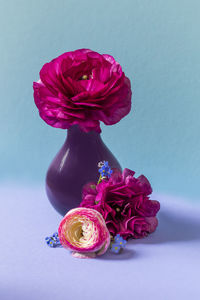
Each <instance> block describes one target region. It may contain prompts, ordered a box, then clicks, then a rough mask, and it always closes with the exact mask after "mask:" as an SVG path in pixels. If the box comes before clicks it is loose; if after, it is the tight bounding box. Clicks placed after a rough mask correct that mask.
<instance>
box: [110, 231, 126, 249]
mask: <svg viewBox="0 0 200 300" xmlns="http://www.w3.org/2000/svg"><path fill="white" fill-rule="evenodd" d="M126 243H127V241H126V240H124V239H123V237H121V236H120V235H119V234H117V235H116V236H115V237H114V241H113V242H112V244H111V251H112V252H114V253H119V252H120V250H121V249H123V248H124V247H125V245H126Z"/></svg>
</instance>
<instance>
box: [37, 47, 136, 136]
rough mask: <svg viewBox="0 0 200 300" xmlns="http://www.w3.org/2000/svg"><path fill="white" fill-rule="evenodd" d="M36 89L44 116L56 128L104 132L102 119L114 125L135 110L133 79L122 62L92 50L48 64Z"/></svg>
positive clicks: (75, 53) (73, 54)
mask: <svg viewBox="0 0 200 300" xmlns="http://www.w3.org/2000/svg"><path fill="white" fill-rule="evenodd" d="M33 89H34V99H35V104H36V105H37V107H38V110H39V113H40V116H41V118H42V119H43V120H44V121H45V122H46V123H47V124H49V125H51V126H53V127H58V128H63V129H68V128H69V127H71V126H72V125H75V124H78V125H79V126H80V128H81V129H82V130H83V131H85V132H88V131H90V130H95V131H97V132H101V129H100V121H103V122H104V123H105V124H106V125H113V124H115V123H117V122H119V121H120V120H121V119H122V118H123V117H124V116H126V115H127V114H128V113H129V112H130V109H131V84H130V80H129V79H128V78H127V77H126V76H125V74H124V72H123V71H122V68H121V66H120V65H119V63H117V62H116V61H115V60H114V58H113V57H112V56H110V55H107V54H103V55H101V54H99V53H97V52H94V51H92V50H89V49H80V50H76V51H72V52H66V53H64V54H62V55H60V56H59V57H57V58H55V59H53V60H52V61H51V62H49V63H46V64H45V65H44V66H43V67H42V69H41V71H40V80H39V81H38V82H34V83H33Z"/></svg>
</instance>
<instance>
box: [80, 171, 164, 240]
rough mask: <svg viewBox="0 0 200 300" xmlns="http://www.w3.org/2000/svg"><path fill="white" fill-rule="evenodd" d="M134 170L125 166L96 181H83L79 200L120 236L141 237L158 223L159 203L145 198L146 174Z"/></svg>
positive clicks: (146, 196) (148, 184)
mask: <svg viewBox="0 0 200 300" xmlns="http://www.w3.org/2000/svg"><path fill="white" fill-rule="evenodd" d="M134 174H135V172H134V171H131V170H129V169H124V171H123V173H121V172H120V171H115V172H114V173H113V174H112V175H111V177H110V178H109V179H108V180H103V181H102V182H101V183H100V184H95V183H89V184H87V185H85V187H84V188H83V199H82V202H81V204H80V206H81V207H89V208H93V209H96V210H97V211H99V212H100V213H101V214H102V216H103V217H104V219H105V221H106V225H107V227H108V230H109V231H110V233H111V235H113V236H115V235H116V234H120V235H121V236H122V237H123V238H124V239H129V238H142V237H145V236H147V235H148V233H151V232H153V231H155V229H156V227H157V225H158V221H157V218H156V214H157V212H158V211H159V209H160V203H159V202H158V201H156V200H150V199H149V195H150V194H151V193H152V189H151V185H150V183H149V181H148V180H147V178H146V177H145V176H143V175H141V176H139V177H138V178H135V177H134Z"/></svg>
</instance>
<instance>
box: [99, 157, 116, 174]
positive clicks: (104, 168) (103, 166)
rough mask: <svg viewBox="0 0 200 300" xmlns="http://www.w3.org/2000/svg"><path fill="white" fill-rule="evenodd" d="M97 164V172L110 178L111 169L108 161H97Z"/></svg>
mask: <svg viewBox="0 0 200 300" xmlns="http://www.w3.org/2000/svg"><path fill="white" fill-rule="evenodd" d="M99 166H100V169H99V173H100V174H101V177H108V178H110V176H111V174H112V173H113V171H112V170H111V168H110V166H109V164H108V161H103V162H102V163H99Z"/></svg>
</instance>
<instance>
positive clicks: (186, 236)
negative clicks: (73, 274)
mask: <svg viewBox="0 0 200 300" xmlns="http://www.w3.org/2000/svg"><path fill="white" fill-rule="evenodd" d="M158 219H159V224H158V225H159V226H158V228H157V230H156V231H155V232H154V233H152V234H150V235H149V236H148V237H146V238H143V239H133V240H129V241H128V244H161V243H170V242H187V241H188V242H189V241H195V240H197V241H198V240H199V241H200V219H199V221H198V220H197V219H193V218H192V215H189V216H182V215H179V214H178V213H177V212H176V214H174V213H172V212H170V211H168V212H162V211H161V212H159V217H158ZM138 255H139V254H138V253H137V252H135V251H133V250H129V249H128V247H126V248H125V249H124V250H123V252H122V253H121V254H120V255H118V254H114V253H112V252H110V251H108V252H107V253H106V254H105V255H102V256H101V257H100V258H99V259H103V260H128V259H131V258H136V257H138Z"/></svg>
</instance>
